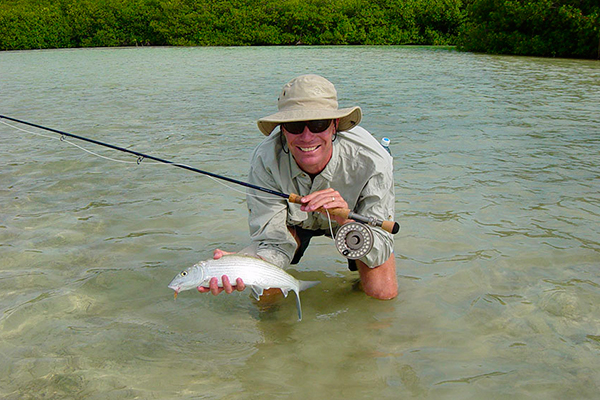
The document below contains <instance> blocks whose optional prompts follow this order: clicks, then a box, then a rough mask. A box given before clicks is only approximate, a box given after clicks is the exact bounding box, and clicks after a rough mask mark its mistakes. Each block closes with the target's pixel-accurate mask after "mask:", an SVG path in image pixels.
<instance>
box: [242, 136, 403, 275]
mask: <svg viewBox="0 0 600 400" xmlns="http://www.w3.org/2000/svg"><path fill="white" fill-rule="evenodd" d="M280 135H281V132H274V133H272V134H271V135H270V136H268V137H267V138H266V139H265V140H263V141H262V142H261V143H260V144H259V145H258V147H257V148H256V149H255V150H254V153H253V155H252V161H251V165H250V173H249V177H248V181H249V182H250V183H252V184H254V185H257V186H262V187H266V188H269V189H272V190H276V191H279V192H283V193H285V194H291V193H295V194H298V195H300V196H306V195H308V194H309V193H312V192H315V191H317V190H323V189H327V188H333V189H335V190H337V191H338V192H339V193H340V194H341V195H342V197H343V198H344V200H346V202H347V203H348V207H349V208H350V209H351V210H352V211H354V212H355V213H358V214H361V215H364V216H366V217H369V216H372V217H375V218H378V219H387V220H393V219H394V206H395V198H394V179H393V167H392V157H391V156H390V155H389V153H388V152H387V151H386V150H385V149H384V148H383V147H382V146H381V145H380V144H379V142H378V141H377V140H376V139H375V138H374V137H373V136H372V135H371V134H370V133H369V132H367V131H366V130H365V129H363V128H361V127H355V128H352V129H351V130H349V131H345V132H339V133H338V135H337V139H336V140H335V141H334V142H333V154H332V157H331V160H330V161H329V163H328V164H327V166H326V167H325V169H324V170H323V171H321V173H320V174H318V175H317V176H315V177H314V179H312V180H311V177H310V176H309V175H308V174H307V173H306V172H304V171H302V170H301V169H300V168H299V167H298V164H296V161H295V160H294V158H293V157H292V155H291V154H289V152H288V153H286V152H284V151H283V149H282V140H281V139H283V141H285V138H280ZM284 148H285V150H286V151H287V150H288V149H287V144H286V145H285V147H284ZM246 198H247V203H248V210H249V212H250V215H249V217H248V224H249V227H250V236H251V239H252V242H253V246H252V247H254V251H255V252H256V254H258V255H259V256H261V257H262V258H264V259H267V260H269V261H271V262H273V263H274V264H276V265H279V266H280V267H282V268H283V267H286V266H288V265H289V263H290V262H291V260H292V258H293V257H294V253H295V251H296V247H297V243H296V240H295V239H294V237H293V236H292V235H291V234H290V233H289V231H288V229H287V226H288V225H299V226H301V227H302V228H305V229H312V230H316V229H325V230H327V231H329V222H328V219H327V215H323V214H321V213H318V212H311V213H307V212H304V211H300V205H299V204H292V203H289V202H288V201H287V200H285V199H283V198H280V197H277V196H273V195H269V194H266V193H263V192H259V191H257V190H254V189H249V190H248V195H247V197H246ZM332 225H333V230H334V232H336V231H337V229H338V228H339V226H337V224H336V222H335V221H334V220H332ZM373 236H374V243H373V249H372V250H371V251H370V252H369V253H368V254H367V255H366V256H364V257H363V258H361V259H360V260H361V261H363V262H364V263H365V264H366V265H368V266H369V267H376V266H379V265H381V264H383V263H384V262H385V261H386V260H387V259H388V258H389V257H390V255H391V254H392V251H393V246H394V240H393V236H392V234H390V233H388V232H386V231H384V230H383V229H381V228H373Z"/></svg>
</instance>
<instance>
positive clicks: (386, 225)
mask: <svg viewBox="0 0 600 400" xmlns="http://www.w3.org/2000/svg"><path fill="white" fill-rule="evenodd" d="M301 199H302V196H299V195H297V194H295V193H292V194H290V195H289V197H288V200H289V202H290V203H295V204H302V201H301ZM321 210H323V209H322V208H319V209H318V210H316V211H321ZM327 211H329V213H330V214H332V215H335V216H338V217H342V218H346V219H348V218H350V219H352V218H353V217H352V216H350V217H349V215H350V214H353V215H354V216H355V217H360V216H359V215H357V214H356V213H353V212H351V211H350V210H349V209H347V208H330V209H328V210H327ZM359 219H362V220H368V218H365V217H361V218H359ZM363 222H366V221H363ZM378 225H379V224H378ZM379 226H381V228H382V229H383V230H385V231H387V232H389V233H391V234H396V233H398V231H399V230H400V225H399V224H398V223H397V222H394V221H381V225H379Z"/></svg>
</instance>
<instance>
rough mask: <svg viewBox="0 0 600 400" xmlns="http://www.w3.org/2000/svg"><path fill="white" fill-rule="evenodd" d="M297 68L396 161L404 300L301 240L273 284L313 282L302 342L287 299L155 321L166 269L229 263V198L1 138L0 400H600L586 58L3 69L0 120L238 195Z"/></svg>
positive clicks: (599, 95) (200, 60)
mask: <svg viewBox="0 0 600 400" xmlns="http://www.w3.org/2000/svg"><path fill="white" fill-rule="evenodd" d="M302 73H319V74H322V75H324V76H326V77H328V78H329V79H330V80H331V81H333V82H334V83H335V84H336V87H337V88H338V93H339V96H340V104H341V106H342V107H345V106H350V105H355V104H356V105H360V106H361V107H362V108H363V111H364V114H365V117H364V119H363V123H362V125H363V126H364V127H365V128H367V129H368V130H370V131H371V132H372V133H373V134H374V135H375V136H376V137H378V138H380V137H383V136H388V137H390V138H391V140H392V146H391V148H392V152H393V154H394V156H395V161H394V165H395V170H396V172H395V179H396V181H395V184H396V195H397V203H396V205H397V212H396V220H397V221H399V222H400V223H401V225H402V230H401V232H400V233H399V234H398V235H397V236H396V245H395V251H396V257H397V265H398V277H399V284H400V295H399V296H398V298H397V299H395V300H392V301H386V302H383V301H376V300H371V299H368V298H366V297H365V296H364V294H362V293H361V292H358V291H356V290H353V284H354V283H355V280H356V275H355V274H354V273H351V272H349V271H347V270H346V268H345V262H344V260H343V259H342V258H341V256H339V255H338V254H337V252H336V251H335V249H334V247H333V246H332V244H331V242H330V241H327V240H326V239H319V240H315V243H314V244H313V245H312V246H311V247H310V249H309V251H308V252H307V255H306V257H305V258H304V259H303V261H302V262H301V264H300V265H298V266H297V267H296V268H293V269H291V270H290V272H291V273H292V274H294V275H295V276H297V277H299V278H301V279H306V280H320V281H322V283H321V285H319V286H317V287H315V288H312V289H310V290H308V291H306V292H305V293H302V303H303V312H304V319H303V321H302V322H297V321H296V317H295V315H296V313H295V302H294V300H293V299H292V298H288V299H286V300H285V301H282V302H280V303H278V304H276V305H274V306H272V307H264V308H259V307H258V306H257V305H256V304H255V303H254V302H253V301H252V300H251V299H250V298H249V297H248V295H247V294H246V293H242V294H235V295H232V296H218V297H213V296H208V295H200V294H198V293H192V292H184V293H182V294H180V296H179V297H178V299H177V301H173V296H172V291H170V290H169V289H168V288H167V287H166V285H167V283H168V282H169V281H170V279H171V278H172V277H173V276H174V275H175V273H177V272H178V271H179V270H181V269H182V268H184V267H186V266H188V265H190V264H191V263H194V262H196V261H198V260H200V259H205V258H209V257H210V256H211V254H212V250H213V249H214V248H216V247H220V248H223V249H227V250H235V249H239V248H240V247H242V246H245V245H246V244H247V226H246V214H247V211H246V209H245V197H244V195H243V194H242V193H239V192H237V191H235V190H239V188H235V190H233V189H228V188H225V187H223V186H221V185H219V184H217V183H215V182H214V181H212V180H210V179H208V178H206V177H203V176H200V175H198V174H193V173H190V172H186V171H183V170H180V169H177V168H173V167H169V166H164V165H152V162H151V161H149V160H145V161H143V162H142V164H141V165H137V163H136V160H135V158H133V157H129V156H127V155H124V154H121V153H117V152H114V151H111V150H108V149H102V148H98V147H96V146H93V145H86V144H83V143H81V142H76V141H75V140H69V141H70V142H74V143H76V144H78V145H82V146H83V147H85V148H86V149H88V150H90V151H94V152H97V153H99V154H101V155H102V156H105V157H110V158H113V159H118V160H120V161H127V162H129V163H121V162H114V161H111V160H106V159H102V158H99V157H95V156H93V155H90V154H88V153H85V152H83V151H82V150H80V149H78V148H75V147H73V146H70V145H69V144H67V143H65V142H61V141H60V140H59V139H58V137H57V135H53V134H49V133H47V132H43V131H39V130H34V129H31V128H26V127H24V126H22V125H21V126H19V125H17V124H12V123H11V125H13V126H15V127H18V128H22V129H26V130H27V131H29V132H23V131H19V130H17V129H15V128H14V127H11V126H6V125H3V124H0V166H1V168H0V182H1V184H0V199H1V204H2V207H1V208H0V259H1V261H0V309H1V311H2V314H1V315H0V354H1V357H0V398H6V399H28V398H70V399H71V398H72V399H96V398H98V399H107V398H108V399H110V398H115V399H128V398H144V399H145V398H152V399H173V398H181V399H198V398H209V399H216V398H224V397H228V398H233V399H242V398H244V399H247V398H259V397H261V398H262V397H265V396H268V397H270V398H292V399H296V398H297V399H299V398H302V399H306V398H310V399H330V398H345V399H373V398H394V399H396V398H422V399H479V398H488V399H514V398H540V399H542V398H543V399H548V398H554V399H563V398H578V399H593V398H597V394H598V392H599V390H600V375H599V374H598V370H599V369H600V306H599V304H600V272H599V268H600V194H599V190H598V188H599V182H600V166H599V165H598V160H599V159H600V124H599V122H600V121H599V120H600V118H599V117H600V64H599V63H598V62H594V61H579V60H561V59H537V58H523V57H498V56H487V55H474V54H469V53H459V52H455V51H450V50H439V49H431V48H412V47H410V48H408V47H332V48H313V47H298V48H131V49H85V50H52V51H28V52H2V53H0V93H2V95H1V96H0V110H1V111H0V114H4V115H7V116H11V117H15V118H20V119H24V120H28V121H31V122H34V123H38V124H42V125H45V126H49V127H52V128H55V129H60V130H64V131H68V132H72V133H76V134H80V135H83V136H88V137H92V138H95V139H98V140H103V141H107V142H109V143H113V144H116V145H120V146H124V147H127V148H131V149H134V150H136V151H140V152H147V153H150V154H152V155H155V156H158V157H162V158H166V159H170V160H173V161H176V162H180V163H187V164H190V165H192V166H195V167H198V168H202V169H205V170H208V171H211V172H214V173H219V174H225V175H227V176H230V177H233V178H237V179H245V176H246V173H247V170H248V159H249V152H250V151H251V149H252V148H253V147H254V146H256V145H257V144H258V143H259V141H260V140H261V138H262V136H261V134H260V133H259V132H258V130H257V128H256V125H255V121H256V119H258V118H260V117H262V116H264V115H267V114H270V113H271V112H273V111H274V110H275V107H276V98H277V95H278V92H279V90H280V88H281V86H282V85H283V84H284V83H285V82H287V81H288V80H289V79H291V78H293V77H294V76H296V75H299V74H302ZM0 121H2V120H0ZM39 134H44V135H48V136H50V137H40V136H37V135H39ZM242 191H243V190H242Z"/></svg>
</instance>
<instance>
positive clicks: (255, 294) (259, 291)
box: [250, 286, 263, 300]
mask: <svg viewBox="0 0 600 400" xmlns="http://www.w3.org/2000/svg"><path fill="white" fill-rule="evenodd" d="M250 288H251V289H252V297H254V298H255V299H256V300H260V296H262V294H263V288H261V287H260V286H250Z"/></svg>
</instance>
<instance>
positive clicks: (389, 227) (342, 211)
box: [0, 115, 400, 234]
mask: <svg viewBox="0 0 600 400" xmlns="http://www.w3.org/2000/svg"><path fill="white" fill-rule="evenodd" d="M0 118H3V119H6V120H9V121H13V122H17V123H19V124H23V125H29V126H31V127H34V128H38V129H42V130H45V131H48V132H53V133H57V134H59V135H61V136H68V137H71V138H74V139H78V140H81V141H84V142H88V143H93V144H95V145H98V146H104V147H108V148H109V149H113V150H117V151H121V152H124V153H129V154H132V155H134V156H137V157H138V164H139V163H141V162H142V160H144V159H149V160H153V161H156V162H159V163H163V164H168V165H172V166H174V167H178V168H182V169H186V170H188V171H192V172H196V173H199V174H203V175H208V176H211V177H213V178H217V179H221V180H224V181H227V182H230V183H235V184H236V185H241V186H245V187H247V188H251V189H255V190H259V191H261V192H265V193H269V194H272V195H275V196H279V197H283V198H284V199H286V200H288V201H289V202H290V203H296V204H302V201H301V199H302V196H299V195H297V194H294V193H292V194H286V193H282V192H278V191H276V190H272V189H269V188H265V187H261V186H257V185H253V184H251V183H248V182H243V181H239V180H237V179H233V178H229V177H226V176H223V175H218V174H215V173H212V172H209V171H204V170H201V169H198V168H194V167H190V166H189V165H185V164H179V163H176V162H173V161H169V160H165V159H163V158H159V157H154V156H151V155H149V154H144V153H140V152H139V151H134V150H130V149H126V148H124V147H120V146H115V145H113V144H110V143H105V142H101V141H99V140H94V139H90V138H86V137H84V136H79V135H75V134H73V133H68V132H64V131H60V130H58V129H53V128H48V127H45V126H42V125H38V124H34V123H31V122H27V121H23V120H20V119H16V118H11V117H7V116H5V115H0ZM327 211H329V213H331V214H333V215H336V216H340V217H342V218H347V219H354V220H356V221H359V222H362V223H364V224H369V225H373V226H379V227H381V228H382V229H384V230H386V231H387V232H390V233H392V234H396V233H398V231H399V230H400V225H399V224H398V223H397V222H394V221H385V220H380V219H377V218H373V217H365V216H362V215H359V214H356V213H354V212H352V211H351V210H349V209H347V208H332V209H331V210H327Z"/></svg>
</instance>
